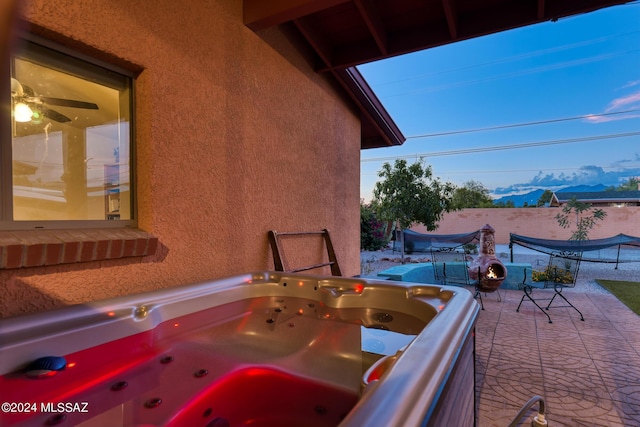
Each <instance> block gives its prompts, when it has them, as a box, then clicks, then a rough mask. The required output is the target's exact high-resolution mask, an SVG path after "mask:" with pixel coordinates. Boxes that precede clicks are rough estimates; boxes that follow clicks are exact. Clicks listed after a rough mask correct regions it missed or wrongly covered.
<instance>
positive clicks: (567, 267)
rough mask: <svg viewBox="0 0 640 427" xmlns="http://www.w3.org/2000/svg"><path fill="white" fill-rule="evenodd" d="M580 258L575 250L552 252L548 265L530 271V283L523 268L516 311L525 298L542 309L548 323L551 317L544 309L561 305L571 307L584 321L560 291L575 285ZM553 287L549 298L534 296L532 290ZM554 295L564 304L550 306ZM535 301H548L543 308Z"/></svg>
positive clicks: (581, 317)
mask: <svg viewBox="0 0 640 427" xmlns="http://www.w3.org/2000/svg"><path fill="white" fill-rule="evenodd" d="M581 259H582V253H576V252H553V253H551V255H550V256H549V265H548V266H547V268H546V269H545V270H544V271H541V272H536V271H534V272H532V279H533V280H532V281H531V282H530V283H526V281H527V271H526V269H525V270H524V279H523V280H522V284H521V285H519V288H520V289H521V290H522V291H524V295H523V296H522V298H521V299H520V304H518V308H517V309H516V311H517V312H519V311H520V306H521V305H522V303H523V302H524V300H525V298H526V299H528V300H529V301H531V302H533V303H534V304H535V305H536V307H538V308H539V309H540V311H542V312H543V313H544V314H545V316H547V319H548V320H549V323H553V322H552V321H551V317H550V316H549V314H548V313H547V312H546V311H545V310H549V309H550V308H561V307H571V308H573V309H574V310H575V311H577V312H578V314H579V315H580V320H582V321H584V316H583V315H582V313H581V312H580V310H578V309H577V308H576V307H575V306H574V305H573V304H571V302H570V301H569V300H568V299H567V298H566V297H565V296H564V295H563V293H562V291H563V290H564V289H565V288H574V287H575V286H576V279H577V277H578V270H579V269H580V261H581ZM551 288H553V290H554V294H553V297H551V298H534V296H533V290H534V289H551ZM556 297H560V298H561V299H562V300H564V302H565V303H566V304H565V305H556V306H551V304H553V301H554V300H555V299H556ZM537 301H549V303H548V304H547V306H546V307H545V309H544V310H543V309H542V307H541V306H540V305H539V304H538V302H537Z"/></svg>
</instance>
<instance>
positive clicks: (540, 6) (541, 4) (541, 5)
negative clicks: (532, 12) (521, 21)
mask: <svg viewBox="0 0 640 427" xmlns="http://www.w3.org/2000/svg"><path fill="white" fill-rule="evenodd" d="M538 19H540V20H542V19H544V0H538Z"/></svg>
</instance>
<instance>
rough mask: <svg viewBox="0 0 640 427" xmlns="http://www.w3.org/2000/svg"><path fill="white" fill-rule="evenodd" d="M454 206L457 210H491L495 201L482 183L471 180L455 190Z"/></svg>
mask: <svg viewBox="0 0 640 427" xmlns="http://www.w3.org/2000/svg"><path fill="white" fill-rule="evenodd" d="M452 204H453V206H454V207H455V209H466V208H490V207H493V200H492V199H491V196H489V190H488V189H487V188H485V186H484V185H482V183H480V182H477V181H473V180H471V181H467V182H465V183H464V184H462V187H458V188H456V189H455V190H454V192H453V199H452Z"/></svg>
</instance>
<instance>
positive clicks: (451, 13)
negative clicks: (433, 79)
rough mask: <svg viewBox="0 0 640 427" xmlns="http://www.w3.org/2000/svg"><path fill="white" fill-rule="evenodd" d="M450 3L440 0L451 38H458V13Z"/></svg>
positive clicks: (450, 1)
mask: <svg viewBox="0 0 640 427" xmlns="http://www.w3.org/2000/svg"><path fill="white" fill-rule="evenodd" d="M540 1H544V0H540ZM452 3H453V0H442V7H443V8H444V14H445V16H446V17H447V25H448V26H449V33H450V34H451V40H456V39H457V38H458V14H457V13H456V11H455V10H454V7H453V4H452Z"/></svg>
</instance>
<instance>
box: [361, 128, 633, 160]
mask: <svg viewBox="0 0 640 427" xmlns="http://www.w3.org/2000/svg"><path fill="white" fill-rule="evenodd" d="M637 135H640V132H629V133H617V134H609V135H596V136H587V137H582V138H570V139H556V140H552V141H539V142H526V143H523V144H509V145H497V146H493V147H478V148H465V149H460V150H449V151H437V152H433V153H422V154H410V155H406V156H392V157H371V158H368V159H360V163H365V162H379V161H387V160H396V159H410V158H414V157H416V158H418V157H440V156H454V155H459V154H471V153H483V152H487V151H502V150H515V149H518V148H531V147H542V146H546V145H560V144H570V143H575V142H587V141H597V140H601V139H613V138H626V137H630V136H637Z"/></svg>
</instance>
